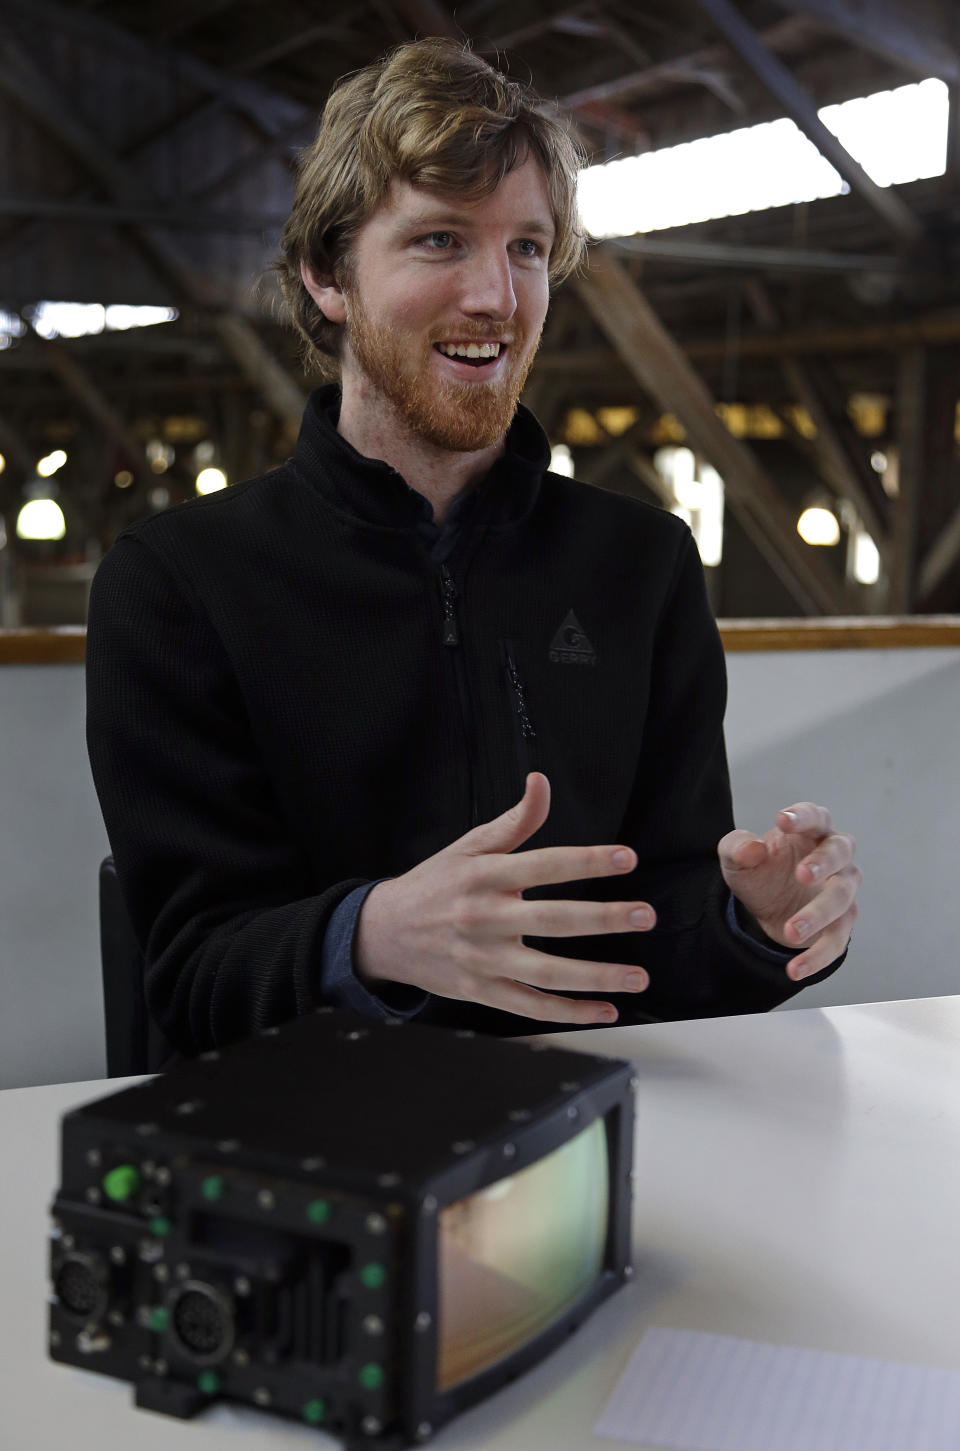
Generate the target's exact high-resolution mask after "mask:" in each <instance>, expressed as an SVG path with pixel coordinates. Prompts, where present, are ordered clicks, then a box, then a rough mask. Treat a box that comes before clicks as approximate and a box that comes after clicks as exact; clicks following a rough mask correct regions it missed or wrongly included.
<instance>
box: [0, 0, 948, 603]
mask: <svg viewBox="0 0 960 1451" xmlns="http://www.w3.org/2000/svg"><path fill="white" fill-rule="evenodd" d="M432 34H439V35H449V36H453V37H455V38H457V39H460V40H468V41H469V42H470V44H471V46H472V47H473V48H474V49H475V50H476V51H478V52H480V53H481V54H483V55H484V56H486V57H487V58H488V59H490V60H491V61H492V62H494V63H495V64H498V65H499V66H500V67H501V68H502V69H505V70H507V71H508V73H509V74H511V75H513V76H514V77H516V78H518V79H521V80H524V81H528V82H530V83H532V84H533V86H534V87H535V88H536V89H537V90H538V91H539V92H540V93H541V95H543V96H544V97H545V98H546V99H547V100H549V101H551V102H555V103H556V105H557V106H558V107H559V109H560V111H561V112H562V113H563V114H564V115H566V116H567V117H569V119H570V122H571V124H572V125H573V127H574V128H575V129H576V131H577V133H578V135H579V136H580V138H581V139H582V141H583V142H584V144H585V145H586V147H587V148H588V150H589V153H590V156H591V159H592V161H593V162H595V163H597V162H605V161H608V160H611V159H614V158H623V157H627V156H631V155H642V154H644V153H647V152H650V151H654V150H659V149H662V148H665V147H670V146H675V145H678V144H680V143H685V142H689V141H692V140H695V139H697V138H700V137H705V136H713V135H718V134H723V133H728V132H732V131H734V130H737V129H740V128H743V127H747V126H751V125H755V124H757V123H760V122H770V121H775V120H777V119H778V118H781V117H790V118H792V120H793V121H794V122H795V123H796V125H797V126H798V127H799V128H800V130H801V131H802V132H804V133H805V134H806V135H807V136H808V137H809V138H810V139H811V140H812V141H813V143H814V144H815V145H816V146H817V148H818V149H819V150H820V152H821V153H822V155H823V156H824V157H826V158H827V160H829V161H830V162H831V164H832V165H833V167H834V168H835V169H836V171H837V172H839V174H840V176H841V177H842V178H843V180H844V182H845V183H846V191H845V194H842V195H838V196H828V197H823V198H821V199H819V200H814V201H809V202H802V203H798V204H794V205H781V206H775V207H772V208H769V209H767V210H763V211H755V212H748V213H743V214H740V215H735V216H729V217H724V218H718V219H714V220H710V221H703V222H698V223H695V224H689V225H684V226H675V227H667V228H661V229H659V230H657V231H648V232H646V233H641V234H638V235H632V236H627V237H621V238H608V239H606V240H602V241H598V242H596V243H594V244H592V245H591V249H590V262H589V267H588V268H587V269H586V270H584V271H583V272H582V273H581V274H579V275H577V276H575V277H573V278H571V279H569V280H568V281H567V282H565V283H564V284H563V285H562V286H561V287H560V288H558V289H557V291H556V294H555V296H554V299H553V302H552V306H551V312H550V316H549V318H548V322H547V326H546V329H545V332H544V338H543V345H542V348H541V352H540V354H539V357H538V360H537V362H536V364H535V365H534V369H533V371H532V373H531V375H530V378H529V380H528V384H527V389H526V392H525V395H524V399H525V401H526V402H527V403H528V404H529V406H531V407H532V408H533V410H534V412H535V413H536V414H537V416H538V417H539V418H540V420H541V422H542V423H543V425H544V427H545V428H546V429H547V431H548V433H549V435H550V437H551V440H552V442H554V443H561V442H566V443H567V444H568V445H569V446H570V448H571V449H572V451H573V454H574V458H575V463H576V470H577V474H578V476H579V477H581V478H584V479H586V480H587V481H589V482H592V483H596V484H598V485H600V486H602V487H604V488H610V489H615V490H619V491H623V492H633V493H636V494H638V495H639V496H640V497H643V498H647V499H654V500H657V501H659V502H662V503H663V504H664V505H665V506H667V507H670V506H671V505H672V504H673V502H674V501H673V498H672V496H671V495H670V493H669V489H668V487H667V485H666V483H665V481H664V478H663V475H662V473H661V472H660V471H658V469H657V467H655V466H654V463H653V458H654V454H655V451H656V450H657V449H658V448H659V447H661V446H662V445H664V444H668V443H670V442H671V441H672V442H685V443H686V444H687V445H688V446H689V447H690V448H691V449H693V450H694V451H695V453H696V455H697V456H698V458H700V459H702V460H704V461H705V462H707V463H709V464H710V465H712V466H713V467H714V468H715V469H716V470H717V472H718V473H719V474H720V476H721V477H722V479H723V483H724V488H725V499H726V513H727V522H726V533H725V546H724V547H725V564H724V568H723V570H722V571H720V572H718V580H717V581H715V582H714V585H713V593H714V604H715V608H717V609H718V613H723V614H725V615H750V614H767V615H773V614H779V615H789V614H830V615H853V614H860V613H871V612H878V611H879V612H883V613H911V612H924V613H931V612H942V611H950V610H953V609H956V608H957V607H958V602H960V446H958V436H960V435H958V423H957V411H958V398H960V265H958V264H960V120H958V116H960V104H958V98H960V8H958V6H957V5H956V4H955V0H909V3H908V0H463V3H459V4H457V5H456V6H454V5H453V4H452V3H450V0H340V3H339V4H337V5H336V6H331V5H329V4H326V3H323V0H272V3H270V4H264V3H263V0H166V3H162V4H158V5H152V6H144V5H142V4H141V3H139V0H75V3H72V4H67V3H62V0H0V172H2V178H3V179H2V182H0V309H3V311H4V312H5V313H6V314H7V315H8V316H7V322H6V330H7V336H6V339H5V341H6V346H4V347H3V348H2V351H0V452H2V453H3V455H4V456H5V458H6V464H7V466H6V469H5V470H4V472H3V473H2V474H0V518H5V519H6V524H7V535H8V537H9V538H10V539H11V540H12V535H13V527H12V526H13V521H14V520H15V518H16V514H17V510H18V508H19V504H20V501H21V500H22V497H23V488H24V485H25V483H26V484H29V481H30V479H31V477H32V476H33V475H34V471H35V465H36V460H37V458H38V457H39V456H40V455H41V454H44V453H47V452H49V450H51V449H54V448H57V447H61V446H62V447H63V448H64V450H65V451H66V452H67V453H68V454H69V457H70V465H69V468H65V469H64V470H63V473H62V477H61V478H60V498H61V502H62V503H63V505H64V511H65V513H66V514H67V520H68V533H67V536H66V538H65V539H64V540H63V541H61V542H60V544H58V545H57V546H55V547H52V546H45V548H46V555H45V556H42V555H41V553H40V552H38V554H37V562H39V561H41V558H46V559H47V563H48V566H49V565H51V564H52V563H53V562H59V563H60V564H61V565H68V564H69V563H70V562H71V561H72V562H74V563H77V562H79V561H83V560H86V561H88V562H89V560H90V559H91V558H95V557H96V555H97V552H98V550H99V549H101V548H103V547H106V546H108V545H109V543H110V542H111V540H112V538H113V537H115V535H116V533H117V531H118V530H119V529H120V528H121V527H123V524H124V523H126V522H127V521H129V520H130V519H132V518H136V517H139V516H141V515H142V514H144V513H146V512H148V511H149V510H150V509H151V508H153V507H157V506H158V500H159V501H160V502H162V499H163V495H162V494H160V495H157V493H156V490H157V489H158V487H161V486H162V488H163V489H164V490H165V491H166V494H167V497H168V500H169V502H171V503H175V502H177V500H178V499H181V498H186V497H188V496H189V495H190V494H191V493H192V492H193V488H194V473H195V468H194V467H193V463H192V462H191V460H192V459H193V453H192V450H193V449H194V448H195V446H196V445H197V444H198V443H200V442H202V441H203V440H208V439H213V440H215V441H216V452H217V458H218V460H219V461H220V462H221V466H222V467H223V468H224V469H225V471H226V472H227V475H228V477H229V478H230V479H231V481H233V480H236V479H239V478H242V477H246V476H249V475H250V474H253V473H256V472H259V471H260V470H262V469H263V468H265V467H269V466H270V465H271V464H272V463H273V462H274V461H276V460H277V459H279V458H282V457H284V456H285V454H286V452H287V451H288V450H289V447H290V444H291V442H292V439H293V437H294V436H295V432H296V428H297V424H298V420H299V416H300V412H301V410H302V406H303V401H304V399H305V396H306V393H307V391H308V389H309V387H310V386H311V380H310V379H308V378H305V377H304V375H303V373H302V371H301V368H300V364H299V362H298V358H297V349H296V343H295V339H294V337H293V335H292V333H290V332H289V331H288V330H287V329H285V328H284V327H283V326H282V325H281V324H280V322H279V321H278V318H277V311H276V288H275V284H274V282H273V279H272V276H271V274H270V271H269V268H270V262H271V260H272V258H273V256H274V253H275V250H276V244H277V240H278V237H279V232H280V228H281V226H282V224H283V221H284V219H285V216H286V214H287V211H288V209H289V205H290V200H291V196H292V174H291V163H292V159H293V158H294V157H295V155H296V152H297V151H298V149H299V148H300V147H302V146H304V145H305V144H307V143H308V142H309V141H310V140H312V138H313V136H314V134H315V130H316V123H317V117H318V114H319V112H320V111H321V110H322V107H323V104H324V101H325V98H326V96H327V94H328V92H329V90H330V88H331V86H332V85H333V83H334V82H335V81H336V80H337V79H338V78H339V77H340V76H342V75H343V74H344V73H346V72H348V71H351V70H354V69H356V68H358V67H360V66H362V65H364V64H366V63H367V62H369V61H370V60H372V59H374V58H375V57H376V56H378V55H380V54H382V53H383V52H384V51H386V50H387V49H389V48H390V47H391V46H393V45H395V44H398V43H400V42H402V41H405V40H410V39H413V38H415V37H417V36H425V35H432ZM929 77H937V78H939V80H940V81H942V82H944V83H945V84H946V85H947V87H948V88H949V96H950V102H951V104H950V123H949V139H948V145H947V163H946V170H945V172H944V174H943V175H940V176H933V177H928V178H926V179H924V180H920V181H915V182H910V183H906V184H895V185H890V186H880V185H878V184H877V183H876V182H874V181H873V180H871V178H870V176H869V175H868V174H867V172H866V171H865V170H864V169H862V167H861V166H860V165H859V164H858V163H857V162H856V161H855V160H854V159H853V157H852V155H851V154H850V153H849V152H848V151H847V150H845V148H844V146H843V145H842V144H841V143H840V141H839V140H837V139H836V137H835V136H834V135H833V134H832V133H831V132H830V131H829V130H828V129H827V128H826V126H825V125H824V123H823V121H822V120H821V119H820V118H819V117H818V111H819V110H820V109H821V108H822V107H824V106H826V105H832V104H836V103H839V102H843V101H847V100H849V99H851V98H853V97H860V96H865V95H868V94H870V93H873V92H877V91H883V90H892V89H895V88H897V87H901V86H904V85H906V84H907V83H909V82H916V81H919V80H924V79H927V78H929ZM44 299H55V300H69V301H73V302H90V303H101V304H128V305H147V304H149V305H153V306H160V307H171V308H175V309H176V310H177V313H178V316H177V318H176V320H175V321H173V322H169V323H165V324H163V325H162V326H157V327H138V328H128V329H125V330H104V331H101V332H98V333H95V334H91V335H87V336H82V337H76V338H66V337H62V336H61V337H49V336H48V337H45V336H42V335H41V334H40V332H38V331H37V330H36V328H35V327H34V326H33V321H32V319H33V320H35V315H34V314H32V313H31V311H30V309H31V308H34V307H35V306H36V304H37V303H38V302H39V301H41V300H44ZM2 325H3V320H2V318H0V326H2ZM3 341H4V339H3V338H0V343H2V342H3ZM151 445H152V448H149V446H151ZM148 448H149V451H148ZM878 458H879V459H881V460H882V461H885V462H886V463H887V465H888V466H887V467H886V468H883V467H879V468H878ZM891 459H893V460H895V463H896V466H895V467H890V466H889V465H890V460H891ZM161 474H162V477H161ZM118 480H119V482H118ZM816 498H822V499H823V500H825V501H829V502H830V504H831V507H834V508H835V510H836V511H837V512H838V513H839V514H840V516H841V518H842V519H843V520H844V522H845V528H847V531H848V533H849V532H850V531H852V530H853V529H854V528H856V529H860V530H864V531H866V532H867V533H868V534H869V535H870V536H871V538H872V539H873V540H874V542H875V544H876V546H877V549H878V551H879V555H880V563H881V574H880V579H879V581H878V583H877V584H876V585H865V584H862V583H858V582H857V581H856V580H855V579H852V578H851V576H850V571H849V567H848V561H847V556H846V554H845V552H844V547H843V546H842V545H839V546H837V547H836V548H834V549H817V548H811V547H810V546H809V545H808V544H805V543H804V542H803V540H802V539H801V538H800V537H799V535H798V533H797V530H796V518H797V514H798V511H799V509H800V508H801V507H803V505H804V503H805V502H808V501H810V500H811V499H816ZM22 552H23V554H24V557H26V555H27V553H29V549H27V550H24V551H22ZM28 562H29V561H28Z"/></svg>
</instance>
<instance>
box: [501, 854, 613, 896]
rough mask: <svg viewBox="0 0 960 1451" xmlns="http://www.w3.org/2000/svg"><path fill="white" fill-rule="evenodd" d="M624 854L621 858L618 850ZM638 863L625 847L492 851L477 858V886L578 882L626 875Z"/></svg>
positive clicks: (508, 888)
mask: <svg viewBox="0 0 960 1451" xmlns="http://www.w3.org/2000/svg"><path fill="white" fill-rule="evenodd" d="M621 852H622V853H625V855H624V858H623V860H621V859H620V855H619V854H620V853H621ZM636 865H637V854H636V852H635V851H632V850H631V848H630V847H627V846H542V847H537V848H535V849H534V850H533V851H520V852H514V853H513V854H512V855H510V856H506V855H500V854H496V853H491V854H490V855H489V856H487V857H486V858H482V857H481V858H478V867H479V873H480V874H479V877H478V885H480V886H485V887H490V888H492V889H493V890H494V891H501V892H518V891H519V892H523V891H526V890H527V888H528V887H541V886H546V885H547V884H548V883H554V882H579V881H585V880H587V879H588V878H591V877H614V876H620V877H622V876H626V875H627V873H628V872H632V871H633V870H634V868H635V867H636Z"/></svg>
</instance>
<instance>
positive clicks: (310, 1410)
mask: <svg viewBox="0 0 960 1451" xmlns="http://www.w3.org/2000/svg"><path fill="white" fill-rule="evenodd" d="M300 1414H301V1415H302V1416H303V1419H304V1420H305V1421H309V1422H310V1424H311V1426H316V1425H319V1423H320V1422H321V1421H322V1420H323V1418H324V1416H325V1415H326V1414H327V1408H326V1406H325V1405H324V1403H323V1401H321V1400H316V1401H307V1404H306V1405H305V1406H303V1407H301V1411H300Z"/></svg>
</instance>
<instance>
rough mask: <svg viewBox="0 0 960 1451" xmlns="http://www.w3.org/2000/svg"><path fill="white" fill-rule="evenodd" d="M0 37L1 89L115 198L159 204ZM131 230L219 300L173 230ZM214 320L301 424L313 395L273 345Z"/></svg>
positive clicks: (190, 285)
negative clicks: (293, 375) (300, 384)
mask: <svg viewBox="0 0 960 1451" xmlns="http://www.w3.org/2000/svg"><path fill="white" fill-rule="evenodd" d="M0 36H2V37H3V38H4V47H3V51H2V53H0V90H3V91H5V92H6V93H7V95H8V96H10V97H11V99H12V100H13V101H14V102H15V103H16V104H18V105H20V106H21V108H22V109H23V110H24V111H25V112H26V113H27V114H28V115H30V116H32V117H33V119H34V121H35V122H36V123H37V124H38V125H39V126H40V127H41V128H42V129H43V130H44V131H46V132H47V133H48V134H49V135H50V136H52V137H53V138H54V139H55V140H57V141H58V142H59V143H60V144H61V145H62V146H63V147H64V149H65V150H66V151H68V152H69V153H70V154H71V155H72V156H74V157H75V158H76V159H77V160H78V161H79V162H80V163H81V164H82V165H83V166H84V168H85V169H86V170H87V171H88V172H89V173H90V174H91V175H92V176H93V177H95V178H96V180H97V181H98V182H99V183H100V184H101V186H103V187H104V188H105V189H106V191H107V192H108V194H109V195H110V196H111V197H112V198H113V199H114V200H115V201H117V202H119V203H120V204H121V205H135V206H137V205H147V206H149V205H150V204H151V203H152V204H153V205H154V206H156V205H157V204H158V203H157V198H156V197H152V196H151V195H150V193H149V190H148V189H147V188H146V187H145V186H144V185H143V183H142V181H141V180H140V178H139V177H138V176H137V174H136V173H135V172H134V171H133V169H132V168H131V167H129V166H126V165H125V164H124V163H123V162H121V161H119V160H118V158H117V157H116V156H115V155H113V153H112V152H110V151H109V150H108V148H107V147H106V146H104V144H103V142H102V141H101V140H100V139H99V137H97V136H95V135H94V134H93V132H91V131H90V130H89V129H88V128H87V126H86V125H85V123H84V122H83V121H82V120H81V119H80V117H79V116H77V115H76V114H74V113H73V112H71V111H70V110H68V108H67V107H66V106H65V105H64V104H63V102H62V101H61V100H60V98H59V96H57V95H56V94H54V92H53V90H52V88H51V86H50V85H49V83H48V82H47V81H46V79H45V78H44V76H43V75H42V73H41V72H40V70H39V69H38V68H37V66H35V65H34V64H33V62H32V60H31V58H30V56H29V55H28V54H27V53H26V51H25V50H24V48H23V47H22V46H21V45H20V43H19V41H18V40H17V39H16V37H15V36H14V35H12V34H10V32H9V31H7V33H6V35H4V26H3V23H2V21H0ZM131 231H132V233H133V235H134V236H135V237H136V238H137V241H138V244H139V246H140V249H141V251H142V252H143V253H144V254H145V255H146V256H147V258H148V259H149V261H150V262H151V264H152V266H153V267H154V268H155V270H156V271H157V272H158V274H159V275H161V276H163V277H165V278H166V279H167V281H168V283H169V284H170V285H171V286H172V287H173V289H174V292H175V296H176V297H177V298H178V299H180V298H185V299H188V300H189V301H190V302H192V303H195V304H197V305H199V306H206V307H212V308H216V307H217V305H218V303H219V302H220V299H219V298H218V297H216V296H215V295H214V294H213V293H212V291H211V289H210V287H209V285H208V284H207V283H206V282H205V281H204V279H203V278H202V277H201V276H200V275H199V273H198V272H197V271H196V269H195V268H194V266H193V264H192V263H191V262H190V261H189V260H188V259H187V257H186V256H185V254H184V253H183V252H182V251H181V250H180V249H179V248H178V247H177V246H176V244H175V243H174V242H172V241H171V240H170V238H169V237H167V236H165V235H164V234H163V233H162V231H161V232H157V231H151V230H149V229H147V228H144V227H142V226H137V225H136V224H134V225H133V226H132V227H131ZM211 324H212V329H213V331H215V332H216V333H217V334H218V336H219V337H220V339H221V342H222V343H223V344H224V346H225V347H226V348H227V350H228V351H229V353H230V354H231V356H232V357H234V358H235V359H236V361H237V362H238V363H239V365H240V367H241V368H242V369H243V370H244V372H245V373H246V374H247V376H248V377H249V378H250V380H251V382H252V383H253V384H254V385H255V386H256V387H257V389H258V390H259V391H261V392H262V394H263V396H264V398H265V399H266V401H267V403H268V404H269V406H270V407H271V408H273V409H274V411H275V412H277V413H278V414H279V415H280V416H281V417H282V418H283V419H284V420H285V422H286V423H287V424H288V426H289V427H291V428H294V427H298V426H299V420H300V417H301V415H302V413H303V408H304V405H305V403H306V394H305V393H304V391H303V390H302V389H301V388H299V387H298V385H297V384H296V383H295V382H294V381H293V379H292V378H291V377H290V375H289V374H288V373H287V371H286V369H285V368H284V367H283V366H282V365H281V364H280V363H279V362H278V361H277V359H276V358H274V357H273V355H272V354H271V353H270V352H269V350H268V349H267V348H266V346H265V345H264V343H263V342H262V341H261V339H260V337H259V336H258V334H257V333H256V331H255V330H254V329H253V328H252V327H251V326H250V324H249V323H248V322H246V321H245V320H244V319H242V318H241V317H239V316H230V315H229V314H226V313H219V312H215V313H214V314H213V316H212V319H211Z"/></svg>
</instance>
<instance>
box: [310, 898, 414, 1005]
mask: <svg viewBox="0 0 960 1451" xmlns="http://www.w3.org/2000/svg"><path fill="white" fill-rule="evenodd" d="M389 880H390V878H389V877H378V878H377V881H376V882H366V883H365V884H364V885H363V886H362V887H357V888H355V889H354V891H352V892H351V893H350V894H349V896H346V897H344V899H343V901H342V902H341V903H340V904H339V906H338V907H337V908H336V910H335V911H334V913H333V915H332V916H331V918H330V921H329V922H328V923H327V930H326V932H325V934H324V938H323V950H322V952H321V956H320V996H321V998H322V1000H323V1001H324V1002H325V1003H329V1004H330V1006H331V1007H334V1008H341V1009H343V1010H345V1011H348V1012H353V1013H361V1014H363V1016H364V1017H366V1018H413V1017H415V1016H416V1014H417V1013H419V1012H422V1011H423V1009H424V1008H425V1007H426V1005H427V1002H428V1000H429V997H430V994H429V993H425V992H421V990H420V989H419V988H415V987H409V986H408V985H407V984H406V983H400V982H397V983H388V982H384V984H383V987H382V988H381V989H380V990H379V992H378V993H376V994H374V993H372V992H370V991H369V990H368V989H367V988H366V987H364V985H363V983H362V982H361V981H360V979H359V978H358V977H357V975H356V973H355V972H354V969H353V939H354V935H355V933H356V927H357V918H358V917H359V916H360V908H361V907H362V906H363V904H364V902H365V900H366V897H367V893H368V892H371V891H372V890H373V888H374V887H375V886H377V883H378V882H386V881H389Z"/></svg>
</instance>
